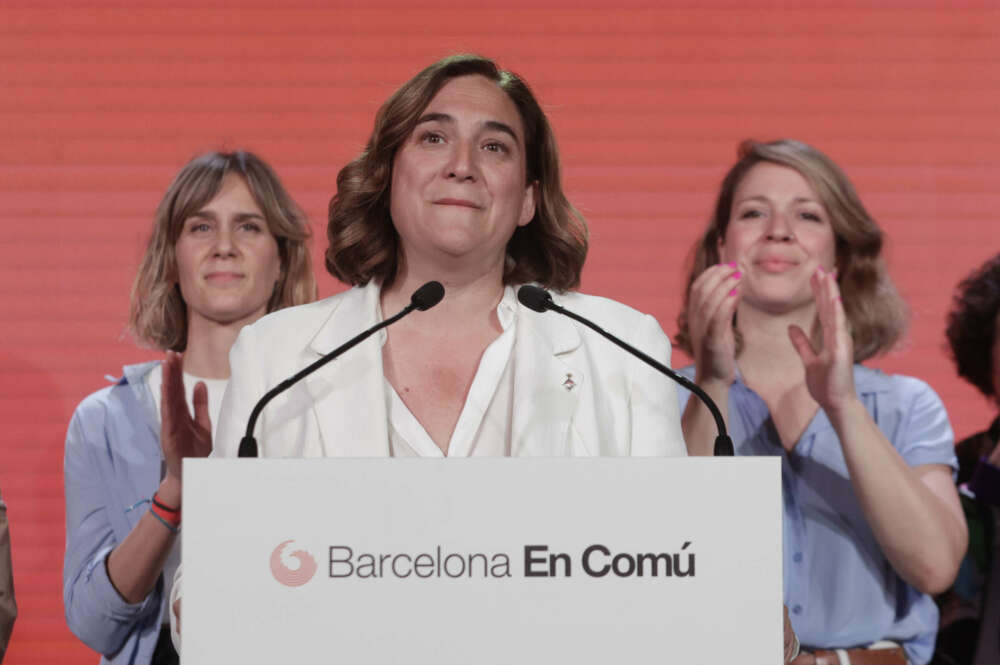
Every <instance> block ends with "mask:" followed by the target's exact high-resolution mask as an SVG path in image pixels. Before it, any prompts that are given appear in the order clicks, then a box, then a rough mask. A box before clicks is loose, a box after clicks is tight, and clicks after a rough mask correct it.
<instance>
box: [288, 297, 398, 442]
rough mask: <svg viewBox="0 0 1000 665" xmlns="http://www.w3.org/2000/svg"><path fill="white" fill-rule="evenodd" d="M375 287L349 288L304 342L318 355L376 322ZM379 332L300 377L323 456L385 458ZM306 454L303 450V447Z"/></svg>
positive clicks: (385, 422)
mask: <svg viewBox="0 0 1000 665" xmlns="http://www.w3.org/2000/svg"><path fill="white" fill-rule="evenodd" d="M379 292H380V290H379V287H378V285H377V284H374V283H369V284H368V285H367V286H365V287H362V288H354V289H351V290H350V291H348V292H346V293H345V294H344V295H343V299H342V300H341V302H340V304H339V305H338V306H337V308H336V309H334V310H333V312H331V314H330V316H329V318H328V319H327V320H326V322H325V323H324V324H323V325H322V326H321V327H320V329H319V331H318V332H317V333H316V336H315V337H314V338H313V340H312V341H311V342H310V344H309V348H310V351H311V352H312V353H313V354H314V355H315V359H319V358H320V357H321V356H322V355H324V354H326V353H329V352H330V351H332V350H333V349H335V348H337V347H338V346H340V345H341V344H343V343H344V342H346V341H347V340H349V339H351V338H352V337H354V336H355V335H357V334H359V333H360V332H362V331H364V330H366V329H367V328H369V327H371V326H373V325H375V323H376V322H377V318H376V317H377V312H378V298H379ZM381 339H382V338H381V335H380V334H379V333H376V334H374V335H372V336H371V337H369V338H368V339H366V340H365V341H364V342H362V343H361V344H359V345H358V346H356V347H354V348H353V349H350V350H349V351H347V352H346V353H344V355H342V356H340V357H339V358H337V359H336V360H333V361H331V362H330V363H329V364H327V365H326V366H324V367H322V368H321V369H319V370H318V371H316V372H314V373H312V374H310V375H309V376H308V377H306V379H305V382H306V388H307V390H308V392H309V395H310V397H311V398H312V400H313V407H312V408H313V409H314V411H315V414H316V422H317V423H318V426H319V435H320V436H319V438H320V446H321V450H319V451H317V454H319V455H323V456H327V457H334V456H337V457H387V456H388V455H389V433H388V425H387V414H386V406H385V387H384V385H383V384H384V376H383V373H382V344H381ZM306 454H307V456H308V455H309V451H306Z"/></svg>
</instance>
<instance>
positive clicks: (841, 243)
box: [674, 139, 907, 362]
mask: <svg viewBox="0 0 1000 665" xmlns="http://www.w3.org/2000/svg"><path fill="white" fill-rule="evenodd" d="M737 154H738V160H737V162H736V164H735V165H733V167H732V168H731V169H729V172H728V173H727V174H726V177H725V178H724V179H723V180H722V185H721V187H720V189H719V196H718V198H717V199H716V201H715V212H714V214H713V215H712V218H711V219H710V220H709V222H708V228H707V229H706V230H705V233H704V234H703V235H702V237H701V239H700V240H699V241H698V242H697V243H696V244H695V246H694V248H693V249H692V256H691V258H689V264H690V270H689V272H688V278H687V286H686V288H685V292H684V309H683V310H682V311H681V313H680V315H679V316H678V317H677V326H678V328H679V329H680V330H679V332H678V333H677V335H676V337H675V339H674V343H675V344H676V346H677V347H679V348H680V349H682V350H684V351H685V352H687V353H688V354H691V353H692V349H691V333H690V329H689V327H688V307H689V306H690V297H691V284H692V283H693V282H694V280H695V279H696V278H697V277H698V275H700V274H701V273H702V272H703V271H704V270H705V269H707V268H709V267H710V266H713V265H715V264H716V263H718V262H719V259H720V256H719V241H720V240H721V239H723V238H725V235H726V228H727V227H728V225H729V217H730V215H731V214H732V207H733V196H734V194H735V192H736V188H737V187H739V184H740V182H742V181H743V178H744V177H746V175H747V173H749V172H750V169H752V168H753V167H754V166H756V165H757V164H760V163H761V162H770V163H773V164H778V165H781V166H787V167H788V168H791V169H795V170H796V171H798V172H799V173H800V174H801V175H802V177H803V178H805V179H806V181H807V182H808V183H809V184H810V186H812V188H813V190H814V191H815V192H816V195H817V196H818V197H819V199H820V202H821V203H822V204H823V207H824V208H825V209H826V212H827V213H828V214H829V215H830V224H831V226H832V227H833V235H834V238H835V243H836V254H837V284H838V286H839V287H840V292H841V297H842V299H843V303H844V311H845V313H846V315H847V320H848V325H849V327H850V331H851V337H852V338H853V340H854V361H855V362H861V361H862V360H865V359H867V358H871V357H872V356H874V355H876V354H879V353H884V352H886V351H888V350H890V349H891V348H892V347H893V346H894V345H895V344H896V342H897V341H898V340H899V339H900V337H902V335H903V333H904V332H905V330H906V320H907V312H906V306H905V304H904V303H903V300H902V298H900V296H899V293H898V292H897V291H896V287H895V286H894V285H893V283H892V280H891V279H890V278H889V272H888V270H887V269H886V266H885V261H884V260H883V259H882V245H883V234H882V230H881V229H880V228H879V226H878V224H877V223H876V222H875V220H874V219H873V218H872V216H871V215H870V214H868V211H867V210H866V209H865V207H864V205H863V204H862V203H861V199H860V197H858V194H857V192H856V191H855V190H854V186H853V185H852V184H851V181H850V180H848V178H847V176H846V175H845V174H844V172H843V171H842V170H841V169H840V167H839V166H837V165H836V164H835V163H834V162H833V160H831V159H830V158H829V157H827V156H826V155H824V154H823V153H822V152H820V151H819V150H817V149H816V148H813V147H812V146H810V145H807V144H805V143H802V142H801V141H793V140H789V139H782V140H779V141H771V142H769V143H761V142H758V141H753V140H748V141H744V142H742V143H741V144H740V146H739V150H738V153H737ZM734 325H735V321H734ZM737 341H738V343H739V335H738V334H737Z"/></svg>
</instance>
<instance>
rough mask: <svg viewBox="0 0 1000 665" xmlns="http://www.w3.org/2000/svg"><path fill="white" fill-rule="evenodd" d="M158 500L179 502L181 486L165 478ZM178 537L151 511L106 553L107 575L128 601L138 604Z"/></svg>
mask: <svg viewBox="0 0 1000 665" xmlns="http://www.w3.org/2000/svg"><path fill="white" fill-rule="evenodd" d="M157 496H158V497H159V500H160V501H161V502H163V503H164V504H166V505H168V506H171V507H179V505H180V485H179V483H176V482H174V481H171V480H168V479H165V480H164V481H163V482H162V483H160V489H159V490H158V492H157ZM176 539H177V536H176V535H175V534H174V532H173V531H171V530H170V529H169V528H167V526H166V525H165V524H163V523H162V522H161V521H160V520H158V519H157V518H156V516H154V515H153V514H152V512H151V511H147V512H146V514H145V515H143V516H142V517H141V518H140V519H139V521H138V523H136V525H135V528H133V529H132V531H131V532H130V533H129V534H128V536H126V537H125V539H124V540H123V541H122V542H121V543H119V544H118V546H117V547H115V548H114V549H113V550H112V551H111V553H110V554H109V555H108V559H107V567H108V578H109V579H110V580H111V584H112V585H114V587H115V590H117V591H118V593H119V594H120V595H121V597H122V598H123V599H124V600H125V601H126V602H128V603H132V604H135V603H139V602H141V601H142V599H143V598H145V597H146V596H147V595H149V592H150V591H152V590H153V587H154V586H155V585H156V580H157V578H158V577H159V576H160V573H161V572H162V571H163V564H164V562H166V560H167V556H168V555H169V554H170V550H171V548H173V546H174V542H175V540H176Z"/></svg>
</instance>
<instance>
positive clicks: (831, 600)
mask: <svg viewBox="0 0 1000 665" xmlns="http://www.w3.org/2000/svg"><path fill="white" fill-rule="evenodd" d="M681 373H683V374H684V375H685V376H687V377H688V378H690V379H692V380H693V379H694V367H686V368H684V369H683V370H681ZM854 384H855V388H856V389H857V391H858V395H859V397H860V398H861V401H862V403H863V404H864V405H865V407H866V408H867V409H868V413H869V414H871V416H872V419H873V420H874V421H875V424H876V425H878V427H879V429H881V430H882V433H883V434H885V436H886V438H888V439H889V441H890V442H891V443H892V445H893V447H895V448H896V450H897V451H898V452H899V454H900V455H901V456H902V458H903V459H904V460H905V461H906V463H907V464H909V465H910V466H911V467H915V466H920V465H924V464H945V465H949V466H951V467H952V469H953V470H955V469H957V468H958V463H957V460H956V457H955V451H954V436H953V434H952V430H951V425H950V423H949V422H948V414H947V413H946V412H945V409H944V405H943V404H942V403H941V400H940V399H939V398H938V396H937V394H935V393H934V391H933V390H932V389H931V388H930V386H928V385H927V384H926V383H924V382H923V381H920V380H918V379H914V378H911V377H907V376H898V375H892V376H890V375H886V374H883V373H882V372H879V371H877V370H872V369H868V368H866V367H862V366H861V365H855V367H854ZM678 395H679V398H680V407H681V411H682V412H683V410H684V406H685V405H686V404H687V400H688V398H689V397H690V392H688V391H687V390H684V389H680V390H679V391H678ZM729 434H730V436H731V437H732V439H733V443H734V446H735V449H736V454H738V455H780V456H781V457H782V463H781V479H782V505H783V509H784V514H783V519H782V526H783V529H782V531H783V570H784V575H783V577H784V600H785V604H786V605H787V606H788V611H789V616H790V617H791V621H792V626H793V627H794V628H795V632H796V634H797V635H798V637H799V640H801V642H802V644H803V647H804V648H841V647H846V648H849V647H854V646H864V645H867V644H871V643H873V642H877V641H879V640H893V641H895V642H899V643H900V644H902V645H903V647H904V648H905V649H906V655H907V658H909V660H910V662H911V663H912V664H913V665H924V664H925V663H927V662H928V661H929V660H930V658H931V654H932V652H933V650H934V638H935V636H936V635H937V627H938V611H937V607H936V606H935V604H934V601H933V600H932V599H931V597H930V596H928V595H927V594H924V593H921V592H919V591H917V590H916V589H914V588H913V587H911V586H909V585H908V584H907V583H906V582H904V581H903V580H902V578H900V577H899V575H897V574H896V572H895V571H894V570H893V568H892V566H891V565H890V563H889V561H888V559H886V557H885V555H884V554H883V553H882V548H881V547H880V546H879V544H878V541H877V540H876V539H875V535H874V533H872V530H871V528H870V527H869V526H868V523H867V521H866V520H865V517H864V514H863V513H862V510H861V505H860V504H859V503H858V499H857V496H855V493H854V489H853V487H852V485H851V480H850V476H849V474H848V472H847V464H846V462H845V460H844V455H843V452H842V450H841V447H840V441H839V440H838V439H837V434H836V432H834V430H833V426H832V425H831V424H830V421H829V419H828V418H827V416H826V413H824V412H823V410H822V409H821V410H819V411H818V412H817V413H816V416H815V417H814V418H813V420H812V422H811V423H809V426H808V427H807V428H806V431H805V432H804V433H803V434H802V438H800V439H799V441H798V443H797V444H796V445H795V447H794V448H793V449H792V451H791V452H790V453H788V454H785V450H784V448H783V447H782V446H781V441H780V439H779V438H778V433H777V430H776V429H775V427H774V424H773V422H772V421H771V415H770V413H769V412H768V410H767V406H766V405H765V404H764V400H762V399H761V398H760V397H759V396H758V395H757V394H756V393H755V392H754V391H752V390H751V389H750V388H748V387H747V386H746V384H744V383H743V381H742V379H741V378H740V377H737V380H736V381H735V382H734V383H733V385H732V387H731V388H730V390H729Z"/></svg>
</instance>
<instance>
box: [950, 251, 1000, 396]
mask: <svg viewBox="0 0 1000 665" xmlns="http://www.w3.org/2000/svg"><path fill="white" fill-rule="evenodd" d="M998 315H1000V254H997V255H996V256H994V257H993V258H992V259H990V260H989V261H987V262H986V263H984V264H983V265H982V266H980V267H979V268H977V269H976V270H975V271H973V272H972V274H970V275H969V276H968V277H966V278H965V279H964V280H962V282H961V284H959V285H958V288H957V289H956V290H955V299H954V302H953V303H952V309H951V312H950V313H949V314H948V331H947V335H948V345H949V347H950V350H951V357H952V359H953V360H954V361H955V368H956V369H957V370H958V375H959V376H960V377H962V378H963V379H965V380H966V381H968V382H969V383H971V384H972V385H974V386H975V387H976V388H978V389H979V392H981V393H982V394H983V395H985V396H986V397H996V395H997V391H996V385H997V384H996V383H994V382H995V381H998V380H1000V379H997V377H994V376H993V367H994V365H993V363H994V362H995V361H996V358H994V357H993V346H994V344H996V339H997V334H998V331H997V328H998V327H1000V321H998V319H997V317H998Z"/></svg>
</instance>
